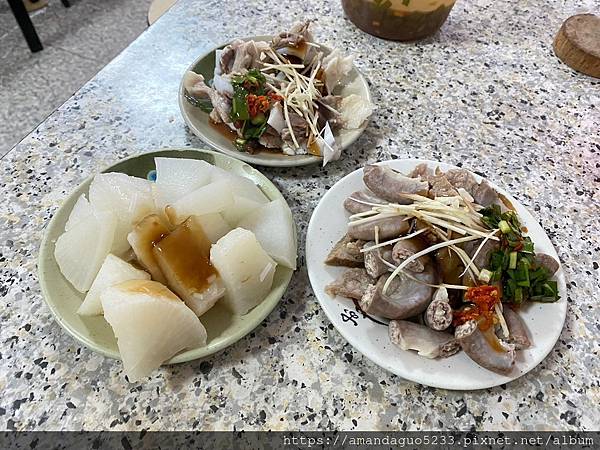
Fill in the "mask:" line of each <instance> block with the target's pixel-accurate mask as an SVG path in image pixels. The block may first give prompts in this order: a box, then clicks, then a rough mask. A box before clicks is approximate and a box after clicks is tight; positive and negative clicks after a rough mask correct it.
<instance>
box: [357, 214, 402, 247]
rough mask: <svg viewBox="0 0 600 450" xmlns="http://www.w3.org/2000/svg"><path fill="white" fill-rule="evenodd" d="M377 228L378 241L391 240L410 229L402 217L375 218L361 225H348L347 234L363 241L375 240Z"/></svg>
mask: <svg viewBox="0 0 600 450" xmlns="http://www.w3.org/2000/svg"><path fill="white" fill-rule="evenodd" d="M376 228H377V230H378V234H379V239H381V240H384V239H391V238H395V237H398V236H401V235H403V234H405V233H406V232H407V231H408V230H409V229H410V222H409V221H408V220H406V217H404V216H395V217H383V218H378V217H375V218H373V219H372V220H369V221H365V222H361V223H358V224H357V223H350V224H349V225H348V234H349V235H350V236H351V237H353V238H354V239H362V240H363V241H373V240H375V234H376V232H375V229H376Z"/></svg>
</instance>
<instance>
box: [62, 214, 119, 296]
mask: <svg viewBox="0 0 600 450" xmlns="http://www.w3.org/2000/svg"><path fill="white" fill-rule="evenodd" d="M116 226H117V218H116V217H115V215H114V214H112V213H110V212H99V213H96V214H92V215H91V216H90V217H87V218H86V219H83V220H81V221H79V222H78V223H76V224H75V225H73V227H72V228H70V229H69V231H65V232H64V233H63V234H61V235H60V236H59V238H58V239H57V240H56V244H55V248H54V258H55V259H56V262H57V264H58V267H59V268H60V271H61V272H62V274H63V275H64V277H65V278H66V279H67V280H68V281H69V283H71V284H72V285H73V287H74V288H75V289H77V290H78V291H79V292H86V291H88V290H89V288H90V286H91V285H92V282H93V281H94V278H96V274H97V273H98V271H99V270H100V266H102V263H103V262H104V259H105V258H106V255H108V254H109V252H110V249H111V245H112V243H113V238H114V235H115V229H116Z"/></svg>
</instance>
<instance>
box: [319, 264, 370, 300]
mask: <svg viewBox="0 0 600 450" xmlns="http://www.w3.org/2000/svg"><path fill="white" fill-rule="evenodd" d="M373 283H375V280H374V279H373V278H371V277H370V276H369V275H368V274H367V271H366V270H365V269H348V270H346V271H345V272H344V273H343V274H342V275H341V276H340V277H339V278H337V279H336V280H335V281H334V282H332V283H329V284H328V285H327V286H326V287H325V292H327V294H329V295H331V296H332V297H335V296H336V295H341V296H342V297H347V298H353V299H355V300H360V299H361V298H362V296H363V295H364V293H365V292H366V290H367V288H368V287H369V286H371V285H372V284H373Z"/></svg>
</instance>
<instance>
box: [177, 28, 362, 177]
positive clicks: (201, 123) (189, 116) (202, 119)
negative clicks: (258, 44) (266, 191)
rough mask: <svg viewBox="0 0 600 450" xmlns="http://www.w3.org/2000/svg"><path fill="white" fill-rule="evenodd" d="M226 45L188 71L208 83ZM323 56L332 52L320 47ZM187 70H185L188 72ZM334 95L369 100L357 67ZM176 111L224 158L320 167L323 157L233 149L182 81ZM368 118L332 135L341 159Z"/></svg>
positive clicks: (265, 37)
mask: <svg viewBox="0 0 600 450" xmlns="http://www.w3.org/2000/svg"><path fill="white" fill-rule="evenodd" d="M271 38H272V37H271V36H254V37H247V38H243V40H245V41H249V40H251V39H252V40H255V41H270V40H271ZM225 45H227V44H223V45H220V46H218V47H216V48H214V49H212V50H210V51H209V52H207V53H205V54H204V55H202V56H200V57H199V58H198V59H197V60H196V61H194V62H193V63H192V65H191V66H190V67H188V69H187V70H192V71H194V72H196V73H200V74H202V75H204V78H205V80H206V81H207V82H208V81H209V80H211V79H212V78H213V71H214V68H215V50H218V49H220V48H223V47H225ZM321 50H323V53H325V54H328V53H329V52H330V51H331V49H329V48H328V47H326V46H324V45H321ZM187 70H186V71H187ZM334 92H335V94H339V95H342V96H344V97H345V96H348V95H351V94H356V95H360V96H361V97H363V98H364V99H366V100H368V101H369V102H370V101H371V93H370V92H369V85H368V84H367V81H366V80H365V78H364V77H363V76H362V75H361V74H360V72H359V71H358V70H357V69H356V67H354V66H352V70H351V71H350V73H349V74H348V75H347V76H346V77H344V79H343V80H342V81H341V83H340V84H339V85H338V86H337V87H336V89H335V90H334ZM179 109H180V110H181V114H182V116H183V120H184V121H185V123H186V124H187V126H188V127H190V130H192V132H193V133H194V134H195V135H196V136H198V137H199V138H200V139H202V140H203V141H204V142H206V143H207V144H209V145H211V146H212V147H213V148H215V149H216V150H218V151H220V152H223V153H225V154H226V155H229V156H232V157H234V158H237V159H241V160H242V161H245V162H247V163H250V164H258V165H261V166H272V167H293V166H306V165H308V164H320V163H322V161H323V158H321V157H318V156H313V155H297V156H288V155H284V154H283V153H281V152H279V153H275V152H273V153H267V152H262V153H257V154H255V155H251V154H250V153H246V152H240V151H239V150H237V149H236V148H235V145H234V144H233V142H232V139H231V137H229V136H224V135H223V134H222V133H221V132H220V131H219V130H218V129H216V128H215V127H213V126H212V125H211V124H210V122H209V117H208V114H207V113H205V112H204V111H202V110H201V109H200V108H197V107H195V106H193V105H192V104H191V103H190V102H189V101H187V100H186V98H185V89H184V88H183V78H182V81H181V84H180V86H179ZM368 123H369V119H367V120H365V121H364V122H363V124H362V125H361V126H360V128H356V129H352V130H342V131H340V132H336V133H334V135H335V138H336V140H337V142H338V144H339V145H340V147H341V148H342V158H343V157H344V152H343V150H345V149H346V148H348V147H349V146H350V145H351V144H352V143H353V142H354V141H356V140H357V139H358V137H359V136H360V135H361V134H362V132H363V131H364V130H365V128H366V127H367V124H368Z"/></svg>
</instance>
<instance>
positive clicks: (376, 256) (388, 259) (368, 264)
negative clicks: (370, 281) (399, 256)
mask: <svg viewBox="0 0 600 450" xmlns="http://www.w3.org/2000/svg"><path fill="white" fill-rule="evenodd" d="M374 245H375V241H369V242H367V243H366V244H365V245H364V246H363V250H364V249H366V248H369V247H372V246H374ZM363 254H364V257H365V269H366V270H367V273H368V274H369V276H371V277H373V278H375V279H378V278H379V277H380V276H381V275H383V274H385V273H388V272H390V265H391V266H394V261H393V259H392V247H391V246H390V245H388V246H386V247H378V248H375V249H373V250H370V251H368V252H363ZM386 263H387V264H386Z"/></svg>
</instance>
